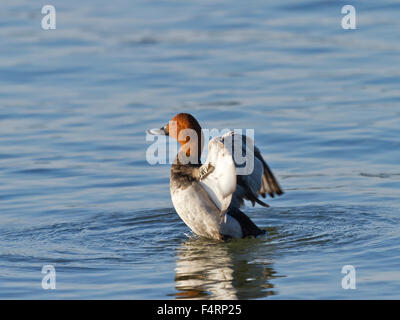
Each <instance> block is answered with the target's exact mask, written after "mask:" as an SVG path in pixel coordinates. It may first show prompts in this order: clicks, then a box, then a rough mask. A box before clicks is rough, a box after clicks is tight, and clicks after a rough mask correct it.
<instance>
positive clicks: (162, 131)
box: [147, 127, 168, 136]
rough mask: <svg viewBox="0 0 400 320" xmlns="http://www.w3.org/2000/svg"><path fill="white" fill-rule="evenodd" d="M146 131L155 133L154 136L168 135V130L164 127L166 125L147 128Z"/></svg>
mask: <svg viewBox="0 0 400 320" xmlns="http://www.w3.org/2000/svg"><path fill="white" fill-rule="evenodd" d="M147 133H148V134H152V135H155V136H159V135H163V136H167V135H168V130H167V129H166V127H162V128H160V129H151V130H147Z"/></svg>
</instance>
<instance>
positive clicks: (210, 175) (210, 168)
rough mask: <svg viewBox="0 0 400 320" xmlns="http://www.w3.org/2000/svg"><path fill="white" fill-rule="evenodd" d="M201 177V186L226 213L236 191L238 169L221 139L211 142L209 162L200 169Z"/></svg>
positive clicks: (209, 145)
mask: <svg viewBox="0 0 400 320" xmlns="http://www.w3.org/2000/svg"><path fill="white" fill-rule="evenodd" d="M199 175H200V179H199V182H200V184H201V186H202V187H203V188H204V190H205V191H206V192H207V194H208V195H209V196H210V198H211V200H212V201H213V202H214V204H215V205H216V206H217V207H218V208H219V210H220V211H221V213H222V214H223V213H225V211H226V210H227V209H228V207H229V204H230V203H231V199H232V194H233V193H234V192H235V189H236V168H235V163H234V161H233V158H232V154H231V153H230V151H229V150H228V149H227V148H226V147H225V145H224V144H223V142H222V138H221V137H216V138H213V139H211V140H210V142H209V144H208V156H207V160H206V162H205V163H204V164H203V165H202V166H201V167H200V168H199Z"/></svg>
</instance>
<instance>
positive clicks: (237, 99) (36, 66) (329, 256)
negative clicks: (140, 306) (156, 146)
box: [0, 0, 400, 299]
mask: <svg viewBox="0 0 400 320" xmlns="http://www.w3.org/2000/svg"><path fill="white" fill-rule="evenodd" d="M51 4H53V5H54V6H55V7H56V10H57V29H56V30H51V31H43V30H42V29H41V18H42V15H41V6H42V5H43V4H42V3H39V2H38V1H27V0H13V1H2V2H1V4H0V18H1V19H0V21H1V27H0V38H1V40H2V46H1V47H0V177H1V178H0V212H1V223H0V298H2V299H7V298H23V299H33V298H40V299H42V298H43V299H60V298H64V299H66V298H76V299H82V298H88V299H90V298H100V299H103V298H106V299H111V298H113V299H116V298H123V299H125V298H128V299H182V298H202V299H215V298H220V299H225V298H233V299H235V298H239V299H265V298H268V299H271V298H272V299H283V298H285V299H287V298H290V299H291V298H296V299H297V298H307V299H308V298H313V299H314V298H315V299H321V298H324V299H371V298H377V299H381V298H388V299H399V298H400V294H399V293H400V270H399V266H400V258H399V256H400V232H399V231H400V230H399V223H400V217H399V204H400V168H399V160H400V139H399V137H400V108H399V102H400V90H399V84H400V70H399V68H398V66H399V65H400V61H399V52H400V41H399V36H398V35H399V30H400V29H399V27H400V25H399V24H400V23H399V20H398V13H399V9H400V6H399V4H398V3H397V2H395V1H389V0H384V1H379V2H376V1H362V2H361V1H356V2H354V3H352V4H353V5H354V6H355V7H356V10H357V30H343V29H342V28H341V23H340V22H341V18H342V14H341V13H340V11H341V7H342V6H343V5H345V4H348V3H347V2H346V3H345V2H342V1H305V2H304V1H303V2H301V3H300V2H298V1H295V0H290V1H284V2H282V1H281V2H275V3H269V4H267V3H265V1H251V2H248V1H246V2H245V1H234V2H232V1H227V0H221V1H214V0H213V1H190V2H187V1H172V0H169V1H148V0H146V1H134V2H132V1H128V0H125V1H124V0H115V1H112V2H110V1H105V0H99V1H96V3H94V2H93V3H87V2H85V3H83V2H82V1H76V0H71V1H68V2H65V1H60V0H53V1H52V2H51ZM181 111H186V112H190V113H192V114H193V115H195V116H196V118H197V119H198V120H199V122H200V123H201V124H202V126H203V127H204V128H220V129H222V128H231V129H234V128H253V129H255V141H256V144H257V145H258V147H259V148H260V149H261V151H262V153H263V154H264V156H265V158H266V159H267V161H268V163H269V165H270V166H271V168H272V169H273V171H274V173H275V174H276V176H277V178H278V179H279V181H280V183H281V185H282V187H283V188H284V190H285V191H286V193H285V195H284V196H282V197H279V198H276V199H272V200H269V202H268V203H269V204H270V205H271V208H269V209H265V208H261V207H255V208H251V207H247V208H245V209H244V211H245V212H246V213H248V215H249V216H250V217H251V218H252V219H253V220H254V221H255V222H256V223H257V224H258V225H259V226H261V227H263V228H265V229H266V230H268V231H269V236H268V237H265V238H260V239H245V240H235V241H232V242H228V243H220V242H215V241H211V240H206V239H199V238H196V237H194V236H193V235H192V234H191V233H190V230H189V229H188V228H187V227H186V226H185V225H184V224H183V222H182V221H181V220H180V219H179V217H178V216H177V215H176V213H175V211H174V209H173V206H172V203H171V200H170V196H169V186H168V183H169V180H168V179H169V165H157V166H151V165H149V164H148V163H147V162H146V158H145V154H146V149H147V147H148V146H149V143H148V142H146V140H145V130H146V129H149V128H154V127H160V126H162V125H164V124H166V123H167V121H168V120H169V119H170V118H171V117H172V116H173V115H174V114H175V113H178V112H181ZM48 264H50V265H53V266H54V267H55V269H56V290H43V289H42V287H41V281H42V277H43V276H44V275H43V274H42V273H41V270H42V267H43V266H44V265H48ZM344 265H353V266H354V267H355V269H356V289H355V290H344V289H343V288H342V286H341V282H342V278H343V277H344V276H345V275H344V274H342V273H341V270H342V267H343V266H344Z"/></svg>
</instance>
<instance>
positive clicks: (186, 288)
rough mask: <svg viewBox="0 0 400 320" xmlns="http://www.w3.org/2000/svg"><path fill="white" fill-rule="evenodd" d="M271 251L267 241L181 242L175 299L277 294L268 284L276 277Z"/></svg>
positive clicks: (253, 296)
mask: <svg viewBox="0 0 400 320" xmlns="http://www.w3.org/2000/svg"><path fill="white" fill-rule="evenodd" d="M271 249H272V248H271V247H269V246H268V245H266V242H265V238H261V239H240V240H232V241H230V242H219V241H214V240H208V239H203V238H191V239H189V240H186V241H184V242H182V243H181V245H180V247H179V248H178V249H177V261H176V270H175V271H176V274H175V288H176V290H177V291H178V292H177V293H176V294H175V295H176V298H177V299H252V298H260V297H266V296H269V295H274V294H277V292H276V291H275V290H274V286H273V284H271V283H270V282H269V279H272V278H276V277H277V276H276V275H275V271H274V269H273V268H272V262H271V259H270V258H268V257H271V255H272V252H271ZM261 257H262V259H260V258H261Z"/></svg>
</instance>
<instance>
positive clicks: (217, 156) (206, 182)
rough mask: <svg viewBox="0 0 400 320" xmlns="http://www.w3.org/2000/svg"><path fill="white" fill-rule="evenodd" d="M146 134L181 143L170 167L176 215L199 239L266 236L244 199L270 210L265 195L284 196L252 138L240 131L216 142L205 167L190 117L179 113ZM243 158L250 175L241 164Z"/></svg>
mask: <svg viewBox="0 0 400 320" xmlns="http://www.w3.org/2000/svg"><path fill="white" fill-rule="evenodd" d="M147 133H148V134H152V135H165V136H169V137H171V138H173V139H176V140H177V141H178V142H179V144H180V149H179V151H178V153H177V155H176V157H175V159H174V161H173V163H172V166H171V171H170V193H171V199H172V203H173V206H174V208H175V211H176V212H177V214H178V215H179V217H180V218H181V219H182V220H183V222H184V223H185V224H186V225H187V226H188V227H189V228H190V229H191V230H192V231H193V233H194V234H196V235H198V236H200V237H205V238H210V239H215V240H228V239H232V238H247V237H258V236H262V235H265V234H266V231H265V230H263V229H261V228H259V227H258V226H257V225H256V224H255V223H254V222H253V221H252V220H251V219H250V218H249V217H248V216H247V215H246V214H245V213H244V212H243V211H241V208H242V207H243V206H244V201H245V200H246V201H250V202H251V203H252V205H253V207H254V205H255V204H256V203H257V204H259V205H261V206H264V207H269V205H268V204H267V203H265V202H264V201H262V200H261V199H260V196H261V197H263V198H265V197H266V195H267V194H268V195H269V196H270V197H272V198H273V197H275V195H279V196H280V195H282V194H283V193H284V192H283V191H282V189H281V187H280V185H279V183H278V181H277V179H276V178H275V176H274V174H273V173H272V171H271V169H270V168H269V166H268V165H267V163H266V161H265V160H264V158H263V156H262V155H261V152H260V150H259V149H258V148H257V147H256V146H255V145H254V141H253V139H251V138H250V137H249V136H246V135H244V134H241V133H240V132H237V131H229V132H227V133H225V134H223V135H220V136H216V137H213V138H212V139H210V141H209V143H208V155H207V159H206V161H205V162H204V163H203V164H202V163H201V154H202V150H203V145H204V134H203V131H202V128H201V126H200V124H199V122H198V121H197V120H196V119H195V117H194V116H192V115H191V114H189V113H178V114H176V115H175V116H174V117H173V118H172V119H171V120H170V121H169V122H168V123H167V124H166V125H165V126H163V127H161V128H160V129H151V130H148V131H147ZM243 154H245V159H246V163H245V167H248V168H250V169H249V170H247V171H246V170H244V166H243V163H242V162H243V161H242V162H241V161H239V160H241V159H239V158H240V156H242V155H243ZM247 162H249V164H250V165H249V166H248V163H247Z"/></svg>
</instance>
